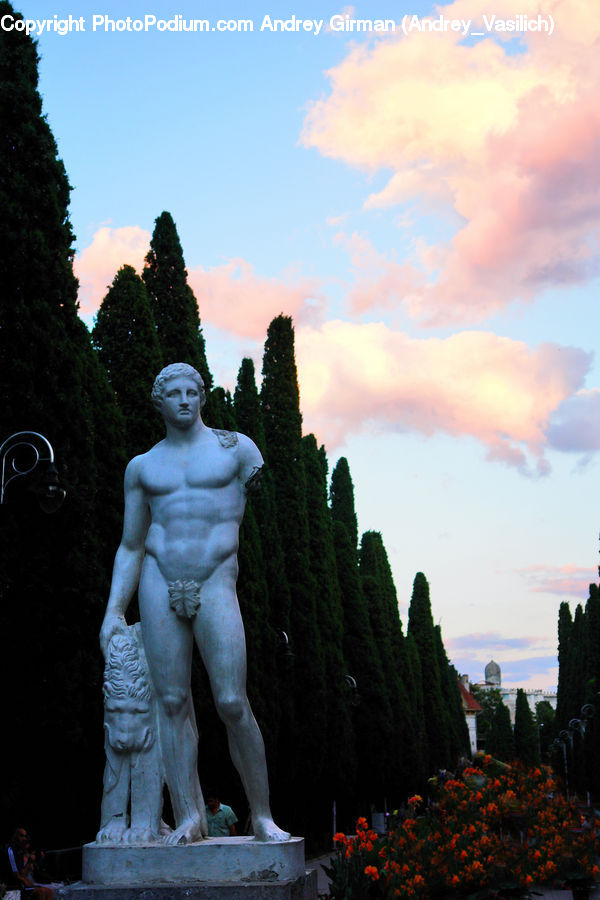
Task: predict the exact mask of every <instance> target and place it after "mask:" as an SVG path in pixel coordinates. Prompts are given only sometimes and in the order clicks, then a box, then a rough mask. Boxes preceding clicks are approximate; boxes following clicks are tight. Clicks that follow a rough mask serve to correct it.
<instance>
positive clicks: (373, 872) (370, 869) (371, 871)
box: [365, 866, 379, 881]
mask: <svg viewBox="0 0 600 900" xmlns="http://www.w3.org/2000/svg"><path fill="white" fill-rule="evenodd" d="M365 875H368V876H369V878H372V879H373V881H378V880H379V872H378V870H377V869H376V868H375V866H367V867H366V868H365Z"/></svg>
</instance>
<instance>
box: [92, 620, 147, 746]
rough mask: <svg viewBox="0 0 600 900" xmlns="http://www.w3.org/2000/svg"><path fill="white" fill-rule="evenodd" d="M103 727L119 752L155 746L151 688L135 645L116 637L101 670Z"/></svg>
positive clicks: (111, 743) (127, 636) (130, 641)
mask: <svg viewBox="0 0 600 900" xmlns="http://www.w3.org/2000/svg"><path fill="white" fill-rule="evenodd" d="M102 692H103V694H104V727H105V729H106V733H107V736H108V743H109V744H110V746H111V747H112V748H113V749H114V750H117V751H118V752H125V751H129V752H131V751H140V750H147V749H149V748H150V747H151V746H152V745H153V743H154V714H153V709H152V698H153V693H152V686H151V684H150V678H149V675H148V672H147V671H146V668H145V666H144V665H143V663H142V660H141V659H140V654H139V651H138V648H137V645H136V643H135V641H134V640H133V639H132V638H131V637H130V636H129V635H124V634H116V635H114V636H113V638H112V639H111V642H110V644H109V647H108V657H107V660H106V667H105V669H104V686H103V688H102Z"/></svg>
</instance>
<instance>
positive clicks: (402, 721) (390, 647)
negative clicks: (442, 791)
mask: <svg viewBox="0 0 600 900" xmlns="http://www.w3.org/2000/svg"><path fill="white" fill-rule="evenodd" d="M360 576H361V581H362V587H363V593H364V596H365V599H366V601H367V605H368V609H369V619H370V622H371V628H372V630H373V637H374V639H375V643H376V645H377V649H378V652H379V657H380V659H381V664H382V667H383V672H384V676H385V682H386V685H387V693H388V697H389V701H390V709H391V721H390V733H391V734H390V742H389V744H388V745H387V748H386V749H387V751H388V758H387V762H386V781H387V789H388V791H389V799H390V800H393V802H394V803H397V802H398V803H399V802H400V800H401V799H402V798H403V797H404V796H405V795H406V793H407V792H408V791H409V790H410V789H411V788H412V787H413V767H414V759H415V757H416V755H417V754H418V752H419V748H418V746H417V742H416V735H415V729H414V717H413V715H412V710H411V709H410V704H409V699H408V693H407V687H406V685H407V678H408V664H407V660H406V649H405V647H404V635H403V634H402V623H401V622H400V615H399V613H398V598H397V595H396V588H395V586H394V581H393V578H392V572H391V569H390V565H389V561H388V558H387V553H386V551H385V547H384V544H383V539H382V537H381V534H380V533H379V532H377V531H367V532H365V534H363V536H362V539H361V546H360Z"/></svg>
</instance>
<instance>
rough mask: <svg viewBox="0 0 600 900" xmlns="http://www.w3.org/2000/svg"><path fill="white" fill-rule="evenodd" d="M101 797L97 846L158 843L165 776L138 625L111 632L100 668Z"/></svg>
mask: <svg viewBox="0 0 600 900" xmlns="http://www.w3.org/2000/svg"><path fill="white" fill-rule="evenodd" d="M103 694H104V748H105V751H106V766H105V768H104V793H103V796H102V811H101V820H100V831H99V832H98V834H97V835H96V840H97V841H98V842H110V843H119V842H123V843H128V844H141V843H156V842H158V841H160V840H162V836H161V834H162V833H164V832H163V828H164V827H165V826H163V823H162V822H161V813H162V794H163V783H164V776H163V771H162V764H161V754H160V743H159V735H158V728H157V720H156V708H155V705H156V704H155V699H154V691H153V688H152V682H151V680H150V675H149V672H148V666H147V662H146V655H145V653H144V647H143V643H142V638H141V633H140V625H139V623H138V624H136V625H133V626H130V627H129V628H127V633H126V634H115V635H114V636H113V637H112V639H111V641H110V644H109V650H108V655H107V660H106V667H105V669H104V686H103Z"/></svg>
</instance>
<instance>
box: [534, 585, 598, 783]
mask: <svg viewBox="0 0 600 900" xmlns="http://www.w3.org/2000/svg"><path fill="white" fill-rule="evenodd" d="M585 639H586V642H587V648H586V663H587V664H586V669H587V671H586V679H585V702H586V704H592V706H593V708H594V710H595V709H596V706H597V700H598V690H599V688H600V592H599V590H598V586H597V585H595V584H590V593H589V597H588V601H587V603H586V607H585ZM578 715H579V713H578ZM545 730H546V729H545ZM542 733H543V732H542ZM544 736H545V735H544ZM599 758H600V722H598V716H597V715H592V716H591V718H588V719H587V721H586V731H585V773H586V779H585V780H586V784H585V785H584V788H585V789H586V790H589V791H591V792H592V793H593V794H597V793H598V791H600V772H598V759H599Z"/></svg>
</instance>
